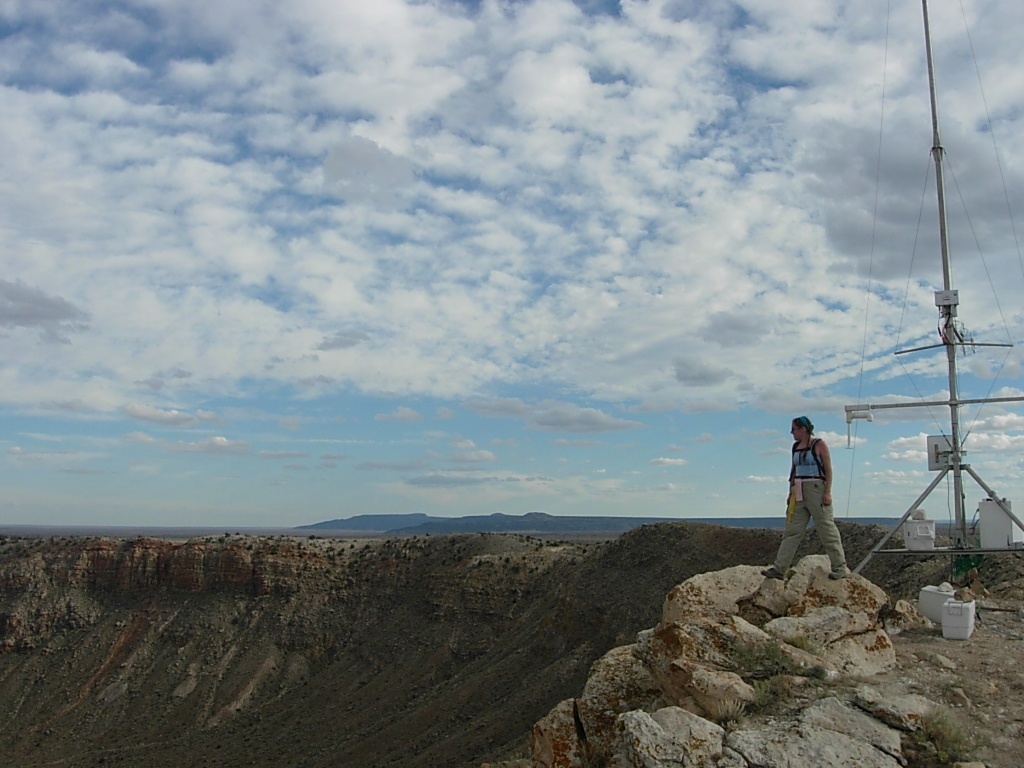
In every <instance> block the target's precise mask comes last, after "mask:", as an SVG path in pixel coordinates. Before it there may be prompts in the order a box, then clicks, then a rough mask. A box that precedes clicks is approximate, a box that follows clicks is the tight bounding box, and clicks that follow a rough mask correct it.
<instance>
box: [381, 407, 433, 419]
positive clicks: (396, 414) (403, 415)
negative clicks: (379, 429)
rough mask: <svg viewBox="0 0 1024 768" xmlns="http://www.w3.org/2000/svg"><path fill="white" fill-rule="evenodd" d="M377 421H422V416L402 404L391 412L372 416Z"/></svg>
mask: <svg viewBox="0 0 1024 768" xmlns="http://www.w3.org/2000/svg"><path fill="white" fill-rule="evenodd" d="M373 418H374V419H376V420H377V421H408V422H415V421H423V416H422V415H420V414H419V413H417V412H416V411H414V410H413V409H412V408H406V407H405V406H404V405H402V406H399V407H398V408H396V409H395V410H394V411H392V412H391V413H378V414H377V415H376V416H374V417H373Z"/></svg>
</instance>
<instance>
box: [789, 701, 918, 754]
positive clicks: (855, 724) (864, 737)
mask: <svg viewBox="0 0 1024 768" xmlns="http://www.w3.org/2000/svg"><path fill="white" fill-rule="evenodd" d="M800 722H802V723H804V724H805V725H813V726H815V727H817V728H824V729H825V730H828V731H836V732H837V733H842V734H845V735H846V736H849V737H851V738H853V739H857V740H858V741H865V742H867V743H868V744H870V745H871V746H873V747H875V748H876V749H880V750H881V751H882V752H884V753H885V754H887V755H891V756H892V757H894V758H896V759H897V760H899V761H900V763H905V761H904V758H903V748H902V746H901V744H900V735H899V733H898V732H897V731H894V730H893V729H892V728H889V727H888V726H886V725H884V724H883V723H880V722H878V720H876V719H875V718H873V717H870V716H868V715H866V714H865V713H864V712H861V711H859V710H856V709H853V708H852V707H849V706H847V705H846V704H844V703H843V702H842V701H840V700H839V699H837V698H835V697H834V696H831V697H829V698H827V699H820V700H819V701H816V702H814V703H813V704H811V706H809V707H808V708H807V709H805V710H804V711H803V713H802V714H801V715H800Z"/></svg>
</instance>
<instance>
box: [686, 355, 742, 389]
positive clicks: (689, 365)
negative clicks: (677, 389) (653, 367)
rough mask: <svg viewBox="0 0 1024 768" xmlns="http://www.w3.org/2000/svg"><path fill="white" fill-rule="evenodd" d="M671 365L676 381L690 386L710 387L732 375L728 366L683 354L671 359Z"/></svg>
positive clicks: (721, 382)
mask: <svg viewBox="0 0 1024 768" xmlns="http://www.w3.org/2000/svg"><path fill="white" fill-rule="evenodd" d="M672 367H673V368H674V369H675V372H676V381H678V382H680V383H681V384H685V385H687V386H690V387H712V386H715V385H717V384H723V383H724V382H726V381H727V380H728V379H729V378H731V377H732V376H733V372H732V371H731V370H729V369H728V368H725V367H722V366H716V365H711V364H709V363H706V362H704V361H703V360H699V359H696V358H692V357H685V356H683V355H679V356H677V357H676V358H675V359H674V360H673V361H672Z"/></svg>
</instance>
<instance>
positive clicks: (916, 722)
mask: <svg viewBox="0 0 1024 768" xmlns="http://www.w3.org/2000/svg"><path fill="white" fill-rule="evenodd" d="M854 703H855V704H856V705H857V706H858V707H860V708H861V709H863V710H864V711H865V712H867V713H868V714H870V715H871V716H872V717H874V718H877V719H878V720H881V721H882V722H883V723H887V724H889V725H891V726H892V727H893V728H899V729H900V730H903V731H916V730H918V729H919V728H920V727H921V723H922V721H923V720H924V718H925V717H926V716H927V715H928V714H930V713H931V712H932V711H933V710H934V709H935V707H936V704H935V702H934V701H932V700H930V699H926V698H925V697H924V696H919V695H917V694H916V693H908V694H904V695H900V696H890V695H888V694H886V693H884V692H882V691H880V690H878V689H877V688H874V687H872V686H870V685H862V686H860V687H859V688H858V689H857V691H856V694H855V695H854Z"/></svg>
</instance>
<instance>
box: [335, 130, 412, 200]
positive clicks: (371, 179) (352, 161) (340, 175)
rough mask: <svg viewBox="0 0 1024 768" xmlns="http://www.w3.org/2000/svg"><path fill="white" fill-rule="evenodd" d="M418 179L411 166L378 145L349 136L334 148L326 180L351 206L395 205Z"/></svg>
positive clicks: (361, 138) (406, 161)
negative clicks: (403, 192) (354, 203)
mask: <svg viewBox="0 0 1024 768" xmlns="http://www.w3.org/2000/svg"><path fill="white" fill-rule="evenodd" d="M415 179H416V174H415V171H414V168H413V165H412V163H411V162H409V161H408V160H406V159H405V158H402V157H399V156H397V155H395V154H394V153H392V152H390V151H389V150H387V149H385V148H384V147H382V146H380V145H379V144H378V143H377V142H375V141H372V140H370V139H366V138H363V137H362V136H349V137H347V138H345V139H343V140H342V141H340V142H338V143H337V144H335V145H334V146H333V147H331V149H330V152H329V153H328V155H327V161H326V162H325V163H324V180H325V181H326V182H327V184H328V185H329V186H330V187H331V188H333V189H336V190H337V191H338V193H339V194H340V195H341V196H343V197H344V198H345V199H346V200H347V201H349V202H363V203H368V204H372V205H374V206H376V207H378V208H379V207H380V206H381V205H395V204H397V202H398V196H399V193H400V192H402V191H403V190H405V189H407V188H408V187H409V186H411V185H412V183H413V182H414V181H415Z"/></svg>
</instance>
